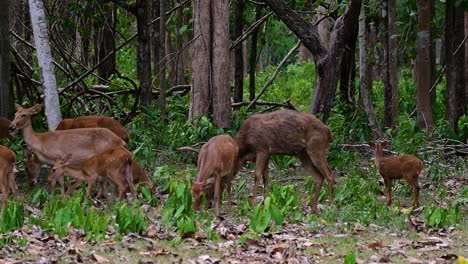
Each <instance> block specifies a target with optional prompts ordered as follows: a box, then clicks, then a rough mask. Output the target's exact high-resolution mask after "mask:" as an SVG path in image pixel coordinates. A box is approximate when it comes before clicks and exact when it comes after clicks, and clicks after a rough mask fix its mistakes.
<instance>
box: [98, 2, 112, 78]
mask: <svg viewBox="0 0 468 264" xmlns="http://www.w3.org/2000/svg"><path fill="white" fill-rule="evenodd" d="M114 11H115V8H114V7H111V8H108V9H104V10H103V13H104V14H103V15H104V16H103V17H102V18H100V19H99V20H100V21H99V23H96V24H95V25H94V32H95V35H94V41H95V49H96V50H95V53H96V61H95V63H96V64H97V63H99V62H100V61H101V60H102V59H103V58H104V57H106V56H107V54H109V53H111V52H112V51H113V50H114V49H115V19H116V18H115V16H116V12H114ZM115 66H116V57H115V53H113V54H112V55H111V57H110V58H108V59H107V60H106V61H105V62H104V63H103V64H101V66H99V67H98V69H97V72H98V75H99V76H100V77H101V78H103V79H108V78H109V77H110V76H111V75H112V74H114V73H115V69H116V67H115Z"/></svg>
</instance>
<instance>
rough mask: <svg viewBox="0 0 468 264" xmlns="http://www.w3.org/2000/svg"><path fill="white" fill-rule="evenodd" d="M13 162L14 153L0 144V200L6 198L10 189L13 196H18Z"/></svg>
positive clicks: (14, 158)
mask: <svg viewBox="0 0 468 264" xmlns="http://www.w3.org/2000/svg"><path fill="white" fill-rule="evenodd" d="M15 162H16V155H15V153H14V152H13V151H11V150H10V149H8V148H7V147H5V146H2V145H0V191H1V192H2V196H3V197H2V198H3V199H1V200H6V199H8V196H9V195H10V190H11V192H12V193H13V195H14V196H18V186H17V185H16V181H15V173H14V169H15ZM4 205H5V204H4Z"/></svg>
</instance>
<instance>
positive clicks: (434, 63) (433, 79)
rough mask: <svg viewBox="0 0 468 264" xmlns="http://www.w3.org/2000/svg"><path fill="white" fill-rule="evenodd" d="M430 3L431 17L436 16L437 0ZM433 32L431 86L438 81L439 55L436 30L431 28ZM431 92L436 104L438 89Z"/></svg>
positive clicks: (433, 101)
mask: <svg viewBox="0 0 468 264" xmlns="http://www.w3.org/2000/svg"><path fill="white" fill-rule="evenodd" d="M429 4H430V12H431V16H430V17H434V16H435V0H429ZM430 32H431V34H430V35H431V36H430V38H431V54H430V61H431V88H432V86H433V85H434V83H435V81H436V57H437V54H436V41H435V37H434V30H430ZM430 94H431V105H434V104H435V102H436V89H432V90H431V91H430Z"/></svg>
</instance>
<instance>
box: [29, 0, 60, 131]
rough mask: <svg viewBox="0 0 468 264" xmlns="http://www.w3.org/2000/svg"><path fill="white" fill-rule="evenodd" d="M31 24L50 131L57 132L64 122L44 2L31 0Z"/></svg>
mask: <svg viewBox="0 0 468 264" xmlns="http://www.w3.org/2000/svg"><path fill="white" fill-rule="evenodd" d="M29 10H30V14H31V24H32V26H33V34H34V43H35V44H36V52H37V60H38V62H39V69H40V72H41V75H42V87H43V89H44V97H45V98H44V104H45V115H46V117H47V126H48V128H49V130H55V128H56V127H57V125H58V123H59V122H60V121H61V120H62V116H61V113H60V101H59V97H58V93H57V82H56V80H55V73H54V65H53V63H52V52H51V50H50V43H49V35H48V27H47V20H46V16H45V11H44V4H43V2H42V0H29Z"/></svg>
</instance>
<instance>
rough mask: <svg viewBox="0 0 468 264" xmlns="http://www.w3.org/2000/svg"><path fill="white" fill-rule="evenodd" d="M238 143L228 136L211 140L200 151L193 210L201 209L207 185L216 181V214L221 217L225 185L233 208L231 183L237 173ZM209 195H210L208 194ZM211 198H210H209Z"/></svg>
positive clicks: (193, 185) (193, 193) (193, 192)
mask: <svg viewBox="0 0 468 264" xmlns="http://www.w3.org/2000/svg"><path fill="white" fill-rule="evenodd" d="M238 152H239V148H238V146H237V142H236V141H234V139H232V137H230V136H228V135H219V136H215V137H213V138H211V139H210V140H209V141H208V142H207V143H206V144H205V145H203V147H202V148H201V150H200V155H199V156H198V162H197V163H198V173H197V178H196V180H195V181H194V182H192V197H193V209H194V210H198V209H199V208H200V198H201V196H202V195H207V193H206V192H207V183H208V182H209V180H210V178H213V179H214V204H215V208H214V212H215V215H216V216H219V209H220V204H221V196H222V191H223V189H224V188H223V186H222V185H223V184H222V182H224V183H225V184H226V186H225V187H226V189H227V192H228V200H229V202H228V204H229V207H230V206H231V182H232V179H233V178H234V175H235V173H236V164H237V155H238ZM208 195H209V193H208ZM208 198H209V197H208Z"/></svg>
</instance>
